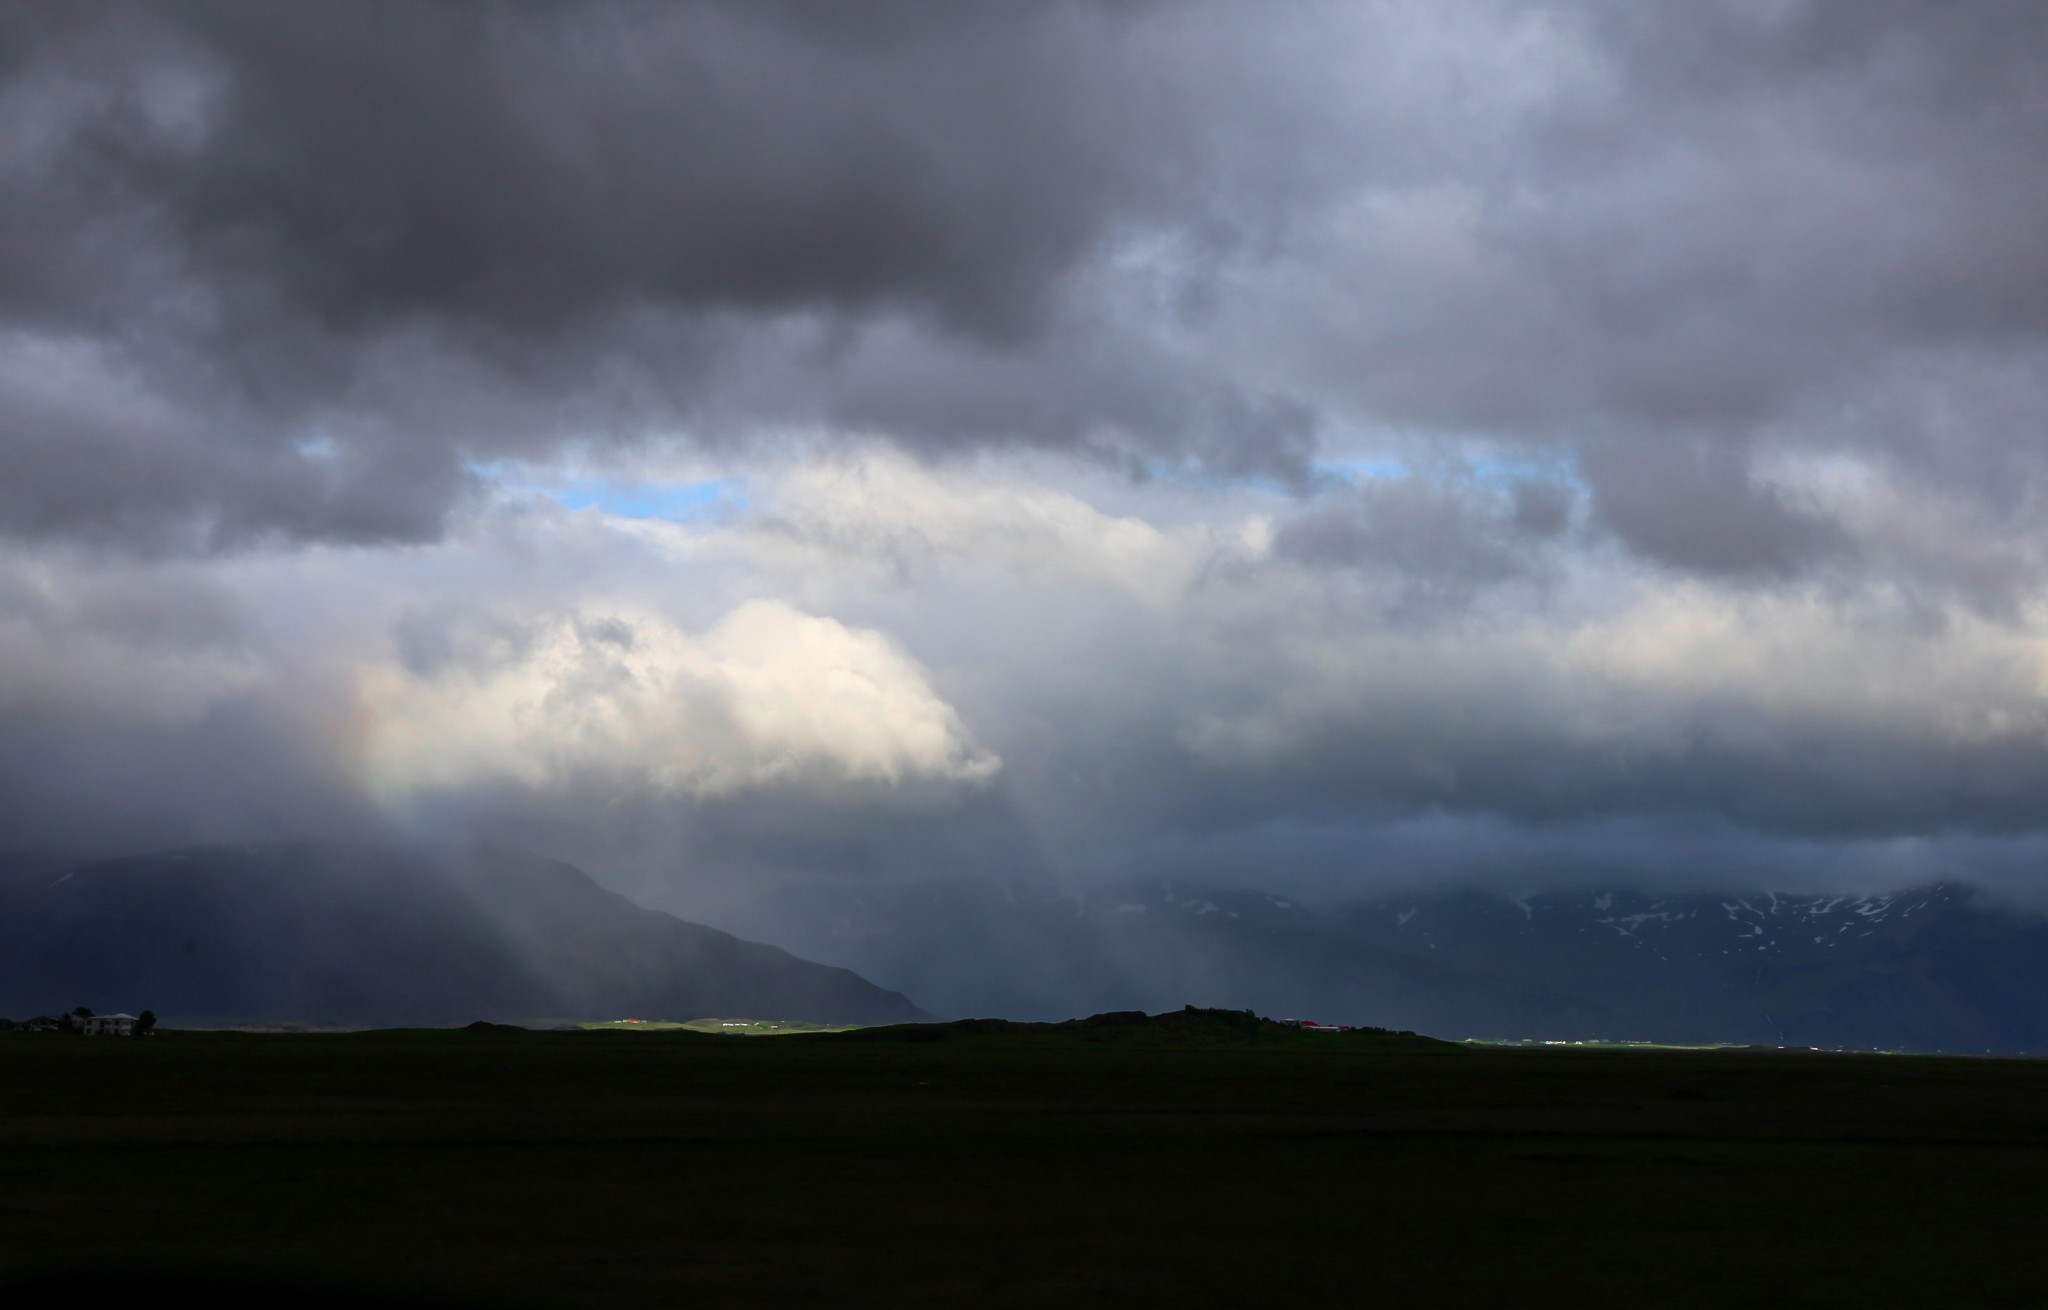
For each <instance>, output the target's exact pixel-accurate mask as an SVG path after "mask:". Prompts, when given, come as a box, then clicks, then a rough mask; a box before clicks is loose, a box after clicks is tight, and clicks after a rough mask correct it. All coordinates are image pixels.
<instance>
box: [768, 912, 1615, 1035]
mask: <svg viewBox="0 0 2048 1310" xmlns="http://www.w3.org/2000/svg"><path fill="white" fill-rule="evenodd" d="M739 923H740V925H741V930H742V931H747V932H752V933H758V934H761V935H772V936H773V937H774V938H775V939H776V940H779V941H782V942H785V943H787V944H788V945H790V946H791V948H792V949H795V950H798V951H801V952H803V953H804V954H806V955H809V956H812V957H814V958H821V959H829V960H833V961H835V962H838V963H842V964H845V965H847V966H848V967H851V968H856V969H859V970H860V971H861V972H862V973H863V974H865V975H867V976H870V977H880V978H887V979H888V980H889V981H890V984H891V985H894V986H899V987H903V988H905V989H906V990H913V991H915V992H916V993H917V994H918V995H920V996H925V997H928V998H931V1003H932V1004H936V1005H938V1006H940V1007H941V1008H943V1009H945V1010H947V1011H950V1012H952V1013H956V1014H981V1015H1003V1016H1007V1017H1011V1018H1029V1019H1064V1018H1067V1017H1069V1016H1072V1015H1076V1014H1090V1013H1096V1012H1100V1011H1112V1010H1146V1011H1159V1010H1178V1009H1179V1008H1180V1007H1181V1006H1183V1005H1198V1006H1214V1007H1220V1008H1224V1009H1244V1008H1251V1009H1254V1010H1257V1011H1258V1012H1259V1013H1261V1014H1268V1015H1278V1016H1293V1017H1302V1018H1314V1019H1321V1020H1327V1021H1331V1022H1343V1023H1356V1024H1361V1025H1373V1026H1378V1027H1387V1028H1405V1029H1412V1030H1414V1031H1416V1032H1427V1033H1433V1034H1444V1035H1453V1036H1463V1035H1468V1034H1474V1033H1479V1034H1489V1035H1491V1034H1497V1033H1515V1032H1525V1031H1526V1032H1549V1031H1556V1030H1558V1029H1561V1028H1565V1027H1571V1026H1574V1025H1577V1026H1598V1025H1599V1024H1600V1023H1601V1022H1602V1021H1603V1019H1604V1018H1605V1017H1607V1016H1605V1014H1604V1011H1603V1010H1602V1009H1601V1007H1600V1006H1598V1005H1597V1004H1594V1003H1592V1002H1589V1001H1587V1000H1585V999H1584V998H1581V997H1577V996H1573V995H1570V994H1568V993H1566V992H1564V991H1562V990H1560V989H1558V988H1554V987H1548V986H1544V985H1541V984H1532V983H1530V982H1529V981H1528V980H1526V979H1522V978H1510V977H1503V976H1501V975H1499V974H1498V973H1496V972H1494V971H1492V970H1489V969H1487V968H1486V967H1484V966H1483V965H1474V964H1470V963H1466V962H1454V961H1450V960H1446V959H1439V958H1433V957H1432V955H1431V952H1429V950H1428V949H1427V948H1426V947H1422V948H1419V949H1418V948H1414V947H1408V946H1394V947H1363V946H1361V944H1360V943H1359V942H1358V941H1356V940H1354V939H1353V938H1352V937H1351V936H1349V935H1348V934H1347V933H1346V932H1345V931H1344V925H1343V924H1342V923H1340V922H1338V921H1336V920H1334V919H1332V918H1330V917H1329V916H1326V915H1320V914H1317V913H1316V912H1314V911H1311V910H1309V909H1307V908H1306V907H1303V906H1299V905H1295V904H1294V903H1292V902H1288V901H1285V900H1282V899H1281V898H1278V897H1271V896H1266V895H1264V894H1262V893H1257V892H1204V893H1194V892H1182V893H1178V894H1177V893H1176V890H1175V887H1174V886H1173V885H1172V884H1169V883H1156V884H1145V885H1130V886H1125V887H1120V888H1116V889H1113V890H1109V891H1104V892H1095V893H1088V894H1084V895H1075V896H1062V895H1054V894H1049V893H1047V892H1045V891H1043V890H1038V889H1030V888H1018V887H1011V886H1004V885H1000V884H996V883H991V882H975V881H968V880H954V881H946V882H930V883H917V884H909V885H896V886H872V887H864V888H842V889H825V890H815V889H814V890H811V891H808V892H806V893H805V894H804V895H802V896H791V895H780V896H776V897H773V898H769V899H765V900H763V901H762V902H761V903H759V904H757V905H756V906H755V907H754V908H753V909H752V910H751V911H750V912H749V915H748V917H746V918H744V919H741V920H739Z"/></svg>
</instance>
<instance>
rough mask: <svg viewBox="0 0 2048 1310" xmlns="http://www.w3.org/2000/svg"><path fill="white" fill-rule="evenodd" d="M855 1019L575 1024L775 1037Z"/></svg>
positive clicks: (845, 1028)
mask: <svg viewBox="0 0 2048 1310" xmlns="http://www.w3.org/2000/svg"><path fill="white" fill-rule="evenodd" d="M861 1026H862V1025H860V1024H857V1023H836V1024H835V1023H803V1022H800V1021H798V1020H796V1019H687V1020H684V1021H682V1022H680V1023H678V1022H675V1021H673V1020H669V1019H604V1020H599V1021H597V1022H593V1023H583V1024H578V1025H577V1027H579V1028H586V1029H592V1030H597V1029H609V1030H612V1031H616V1032H636V1033H640V1032H693V1033H716V1034H719V1035H721V1036H725V1037H779V1036H786V1035H788V1034H791V1033H844V1032H852V1031H853V1030H854V1029H856V1028H859V1027H861Z"/></svg>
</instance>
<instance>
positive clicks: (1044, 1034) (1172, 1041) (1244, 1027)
mask: <svg viewBox="0 0 2048 1310" xmlns="http://www.w3.org/2000/svg"><path fill="white" fill-rule="evenodd" d="M830 1036H831V1037H832V1039H833V1040H835V1041H842V1042H914V1043H923V1042H948V1041H988V1040H994V1041H1009V1042H1025V1043H1029V1044H1043V1043H1051V1044H1055V1045H1081V1046H1100V1045H1115V1046H1168V1047H1187V1046H1199V1047H1212V1046H1296V1045H1301V1046H1311V1047H1318V1048H1330V1047H1335V1048H1339V1049H1346V1048H1348V1049H1356V1048H1358V1047H1361V1046H1370V1047H1372V1048H1373V1049H1376V1050H1386V1049H1399V1050H1404V1051H1418V1050H1445V1051H1456V1050H1463V1049H1465V1048H1463V1047H1459V1046H1454V1045H1452V1044H1451V1043H1449V1042H1443V1041H1438V1040H1437V1039H1435V1038H1433V1037H1421V1036H1417V1035H1416V1034H1415V1033H1412V1032H1394V1031H1391V1030H1389V1029H1386V1028H1370V1027H1367V1028H1348V1029H1344V1030H1343V1031H1309V1030H1307V1029H1304V1028H1302V1027H1300V1026H1299V1025H1297V1024H1291V1023H1283V1022H1281V1021H1279V1020H1275V1019H1268V1018H1265V1017H1263V1016H1260V1015H1257V1014H1254V1013H1252V1012H1251V1011H1250V1010H1216V1009H1204V1008H1202V1007H1199V1006H1194V1005H1187V1006H1182V1007H1181V1008H1180V1009H1178V1010H1168V1011H1166V1012H1164V1013H1162V1014H1146V1013H1145V1012H1144V1011H1143V1010H1112V1011H1109V1012H1107V1013H1104V1014H1094V1015H1090V1016H1088V1017H1087V1018H1085V1019H1066V1020H1063V1021H1061V1022H1059V1023H1031V1022H1017V1021H1013V1020H1009V1019H956V1020H954V1021H953V1022H951V1023H920V1024H898V1025H891V1026H889V1027H882V1028H858V1029H854V1030H853V1031H850V1032H844V1033H833V1034H831V1035H830Z"/></svg>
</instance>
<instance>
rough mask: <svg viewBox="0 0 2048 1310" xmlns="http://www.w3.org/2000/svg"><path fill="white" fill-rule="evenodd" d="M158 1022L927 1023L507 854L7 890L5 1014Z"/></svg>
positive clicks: (333, 860) (225, 859)
mask: <svg viewBox="0 0 2048 1310" xmlns="http://www.w3.org/2000/svg"><path fill="white" fill-rule="evenodd" d="M73 1005H87V1006H91V1007H93V1008H97V1009H116V1008H126V1009H129V1010H135V1009H140V1008H142V1007H145V1006H147V1007H149V1008H151V1009H154V1010H155V1011H156V1012H157V1014H158V1015H159V1016H160V1017H161V1018H162V1020H163V1021H164V1022H165V1023H167V1024H177V1023H181V1022H182V1023H252V1022H283V1021H296V1022H304V1023H311V1024H333V1025H373V1026H378V1025H399V1024H447V1023H457V1022H465V1021H469V1020H473V1019H479V1018H481V1019H490V1020H495V1021H503V1022H522V1021H524V1022H535V1021H549V1020H575V1019H590V1018H617V1017H621V1016H626V1015H632V1016H636V1017H646V1018H657V1017H658V1018H676V1019H684V1018H692V1017H699V1016H706V1015H727V1016H732V1015H744V1016H759V1017H770V1018H786V1019H800V1020H806V1021H811V1022H821V1023H902V1022H908V1021H913V1020H916V1019H919V1018H923V1017H926V1016H924V1015H923V1014H922V1012H921V1011H919V1010H918V1009H917V1007H916V1006H914V1005H912V1004H911V1003H910V1002H909V1001H908V1000H906V999H905V998H904V997H902V996H901V995H898V994H896V993H894V992H888V991H884V990H882V989H881V988H878V987H875V986H874V985H872V984H871V983H868V982H867V981H866V980H864V979H862V978H860V977H859V976H858V975H856V974H853V973H851V972H848V971H847V970H844V969H834V968H829V967H827V966H824V965H819V964H813V963H811V962H809V961H806V960H801V959H798V958H797V957H795V956H793V955H790V954H789V953H788V952H786V951H783V950H781V949H779V948H776V947H772V946H763V945H760V944H758V943H754V942H747V941H742V940H740V939H739V938H736V937H733V936H731V935H730V934H727V933H723V932H719V931H717V930H715V929H712V928H706V927H704V926H702V925H699V924H693V923H686V922H684V921H683V920H680V919H677V918H674V917H672V916H670V915H666V914H660V913H656V912H654V911H652V910H646V909H643V908H641V907H639V906H637V905H634V904H633V903H632V902H630V901H627V900H626V899H625V898H623V897H620V896H617V895H614V894H613V893H611V892H608V891H605V890H604V889H603V888H600V887H599V886H597V884H596V883H594V882H592V881H591V880H590V879H589V878H588V877H587V876H585V875H584V874H583V873H581V872H580V871H578V870H576V869H574V868H571V867H570V866H568V865H565V864H560V863H557V862H554V861H550V860H545V859H540V858H538V857H535V856H531V855H526V854H523V853H520V852H514V851H507V850H486V851H474V852H469V853H466V854H462V855H446V854H430V853H427V852H424V851H419V850H399V849H392V848H366V847H338V846H315V845H279V846H265V847H246V848H245V847H204V848H192V849H188V850H181V851H171V852H165V853H162V854H158V855H151V856H143V857H137V858H132V859H121V860H111V861H104V862H99V863H93V864H86V865H80V866H75V867H72V868H69V869H66V870H64V871H62V872H61V873H57V874H54V875H52V874H50V873H47V872H44V873H40V874H30V875H27V876H21V877H16V878H11V879H8V880H6V881H5V882H4V883H0V1014H23V1013H35V1012H42V1011H49V1010H54V1009H60V1008H65V1009H68V1008H70V1007H71V1006H73Z"/></svg>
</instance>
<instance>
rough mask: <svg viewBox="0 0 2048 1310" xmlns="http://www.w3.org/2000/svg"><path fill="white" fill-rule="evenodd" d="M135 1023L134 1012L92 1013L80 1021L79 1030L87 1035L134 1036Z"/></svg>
mask: <svg viewBox="0 0 2048 1310" xmlns="http://www.w3.org/2000/svg"><path fill="white" fill-rule="evenodd" d="M135 1023H136V1019H135V1016H134V1015H132V1014H91V1015H87V1016H86V1017H84V1018H83V1019H80V1020H79V1021H78V1030H79V1031H80V1032H82V1033H84V1034H85V1035H86V1036H87V1037H132V1036H134V1035H135Z"/></svg>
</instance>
